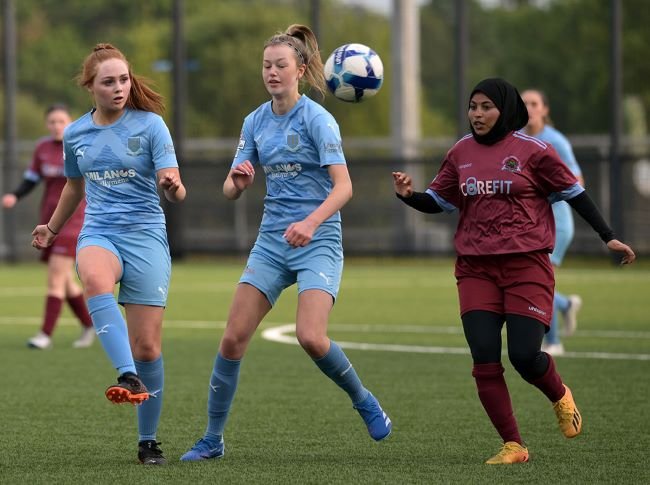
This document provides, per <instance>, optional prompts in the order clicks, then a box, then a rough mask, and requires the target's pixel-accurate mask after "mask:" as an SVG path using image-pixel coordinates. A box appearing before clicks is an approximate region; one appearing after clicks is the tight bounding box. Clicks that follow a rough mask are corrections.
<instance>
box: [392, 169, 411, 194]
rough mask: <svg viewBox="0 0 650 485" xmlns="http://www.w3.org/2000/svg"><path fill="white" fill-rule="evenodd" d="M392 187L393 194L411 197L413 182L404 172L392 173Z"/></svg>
mask: <svg viewBox="0 0 650 485" xmlns="http://www.w3.org/2000/svg"><path fill="white" fill-rule="evenodd" d="M393 185H394V187H395V192H397V193H398V194H399V195H401V196H402V197H406V198H408V197H411V196H412V195H413V180H412V179H411V177H409V175H408V174H405V173H404V172H393Z"/></svg>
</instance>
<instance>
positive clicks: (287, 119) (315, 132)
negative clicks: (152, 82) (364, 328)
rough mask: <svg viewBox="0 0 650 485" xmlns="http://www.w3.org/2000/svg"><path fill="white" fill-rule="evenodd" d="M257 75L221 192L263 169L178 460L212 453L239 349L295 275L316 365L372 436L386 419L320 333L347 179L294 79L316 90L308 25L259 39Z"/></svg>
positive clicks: (336, 269) (339, 252)
mask: <svg viewBox="0 0 650 485" xmlns="http://www.w3.org/2000/svg"><path fill="white" fill-rule="evenodd" d="M262 78H263V80H264V84H265V86H266V89H267V91H268V93H269V94H270V95H271V101H269V102H266V103H264V104H263V105H261V106H260V107H259V108H257V109H256V110H255V111H253V112H252V113H251V114H250V115H248V116H247V117H246V119H245V120H244V126H243V129H242V132H241V138H240V141H239V146H238V148H237V153H236V154H235V159H234V161H233V163H232V168H231V170H230V172H229V173H228V176H227V177H226V181H225V183H224V186H223V192H224V194H225V196H226V198H228V199H231V200H233V199H237V198H239V196H240V195H241V194H242V193H243V192H244V190H246V189H247V188H248V187H249V186H250V185H251V184H252V183H253V179H254V176H255V167H261V169H262V170H263V172H264V174H265V176H266V191H267V193H266V198H265V203H264V215H263V217H262V224H261V227H260V231H259V235H258V238H257V241H256V242H255V245H254V247H253V249H252V250H251V252H250V256H249V258H248V262H247V264H246V268H245V269H244V272H243V275H242V277H241V279H240V280H239V285H238V286H237V290H236V292H235V296H234V300H233V302H232V305H231V307H230V315H229V316H228V322H227V325H226V330H225V332H224V335H223V338H222V339H221V345H220V348H219V352H218V354H217V356H216V361H215V363H214V369H213V371H212V377H211V379H210V387H209V390H208V426H207V429H206V431H205V434H204V436H203V437H202V438H201V439H199V440H198V441H197V442H196V444H195V445H194V446H193V447H192V448H191V449H190V450H189V451H188V452H187V453H185V454H184V455H183V456H182V457H181V460H183V461H198V460H206V459H210V458H219V457H221V456H223V454H224V442H223V433H224V428H225V424H226V419H227V417H228V413H229V411H230V407H231V404H232V400H233V398H234V396H235V391H236V389H237V380H238V376H239V368H240V363H241V360H242V358H243V357H244V354H245V352H246V348H247V346H248V343H249V341H250V339H251V337H252V336H253V334H254V332H255V330H256V329H257V327H258V325H259V324H260V322H261V321H262V319H263V318H264V316H265V315H266V314H267V313H268V312H269V311H270V310H271V308H272V306H273V305H274V304H275V302H276V301H277V299H278V298H279V296H280V293H281V292H282V291H283V290H284V289H285V288H287V287H289V286H291V285H293V284H294V283H297V284H298V308H297V316H296V336H297V338H298V342H299V343H300V345H301V346H302V348H303V349H304V350H305V352H307V354H308V355H309V356H310V357H311V358H312V359H313V360H314V362H315V364H316V365H317V366H318V367H319V368H320V370H321V371H322V372H323V373H324V374H325V375H327V376H328V377H329V378H330V379H332V380H333V381H334V382H335V383H336V384H337V385H338V386H339V387H340V388H341V389H343V390H344V391H345V392H346V393H347V394H348V395H349V396H350V399H351V401H352V405H353V407H354V408H355V409H356V410H357V411H358V412H359V414H360V415H361V417H362V418H363V420H364V422H365V424H366V426H367V429H368V432H369V433H370V436H371V437H372V438H373V439H375V440H377V441H379V440H382V439H384V438H386V437H387V436H388V435H389V434H390V432H391V426H392V424H391V421H390V419H389V418H388V416H386V413H384V411H383V410H382V408H381V407H380V405H379V402H378V401H377V399H376V398H375V397H374V396H373V395H372V394H371V393H370V391H368V390H367V389H366V388H365V387H364V386H363V385H362V383H361V380H360V379H359V377H358V376H357V373H356V371H355V369H354V367H352V364H350V361H349V360H348V358H347V357H346V355H345V353H344V352H343V350H342V349H341V348H340V347H339V346H338V345H337V344H336V343H335V342H333V341H331V340H330V339H329V338H328V337H327V324H328V317H329V313H330V310H331V309H332V306H333V304H334V300H335V299H336V296H337V293H338V290H339V283H340V280H341V273H342V270H343V246H342V234H341V216H340V213H339V210H340V209H341V208H342V207H343V206H344V205H345V204H346V203H347V202H348V200H350V198H351V197H352V183H351V181H350V176H349V174H348V169H347V166H346V162H345V157H344V155H343V150H342V148H341V136H340V133H339V128H338V125H337V123H336V121H335V120H334V118H333V117H332V116H331V115H330V113H328V112H327V111H326V110H325V109H324V108H323V107H322V106H320V105H319V104H317V103H316V102H314V101H312V100H311V99H309V98H308V97H306V96H304V95H301V94H300V92H299V83H300V81H306V82H307V83H308V84H309V85H310V86H311V87H312V88H314V89H316V90H318V91H319V92H321V93H323V92H324V86H325V82H324V78H323V64H322V61H321V58H320V54H319V50H318V44H317V41H316V37H315V35H314V33H313V32H312V31H311V30H310V29H309V28H308V27H306V26H303V25H292V26H290V27H289V28H288V29H287V30H286V32H284V33H282V34H277V35H274V36H273V37H271V38H270V39H269V40H268V41H267V42H266V44H265V45H264V55H263V64H262Z"/></svg>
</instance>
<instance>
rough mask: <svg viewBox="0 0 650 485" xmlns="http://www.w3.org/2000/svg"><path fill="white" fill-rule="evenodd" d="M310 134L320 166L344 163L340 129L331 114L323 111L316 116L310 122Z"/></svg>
mask: <svg viewBox="0 0 650 485" xmlns="http://www.w3.org/2000/svg"><path fill="white" fill-rule="evenodd" d="M310 134H311V137H312V139H313V141H314V146H315V147H316V148H317V150H318V156H319V159H320V166H321V167H325V166H327V165H345V163H346V161H345V155H344V154H343V146H342V144H341V130H340V129H339V125H338V123H337V122H336V120H335V119H334V117H333V116H332V115H331V114H329V113H324V114H320V115H318V116H316V117H315V118H314V119H313V120H312V122H311V133H310Z"/></svg>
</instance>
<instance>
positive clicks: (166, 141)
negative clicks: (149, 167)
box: [151, 115, 178, 171]
mask: <svg viewBox="0 0 650 485" xmlns="http://www.w3.org/2000/svg"><path fill="white" fill-rule="evenodd" d="M151 159H152V161H153V165H154V167H155V169H156V171H158V170H160V169H163V168H175V167H178V160H176V151H175V150H174V142H173V141H172V136H171V134H170V133H169V128H167V125H166V124H165V121H164V120H163V119H162V118H161V117H160V116H158V115H155V116H154V117H153V122H152V123H151Z"/></svg>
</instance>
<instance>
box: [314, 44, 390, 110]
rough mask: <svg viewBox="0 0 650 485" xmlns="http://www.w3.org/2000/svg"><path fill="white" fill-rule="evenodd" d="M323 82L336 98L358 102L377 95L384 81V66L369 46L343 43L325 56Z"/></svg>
mask: <svg viewBox="0 0 650 485" xmlns="http://www.w3.org/2000/svg"><path fill="white" fill-rule="evenodd" d="M325 82H326V83H327V87H328V88H329V90H330V91H331V92H332V94H333V95H334V96H336V97H337V98H338V99H340V100H342V101H347V102H349V103H358V102H359V101H363V100H364V99H366V98H369V97H371V96H374V95H375V94H377V91H379V88H381V84H382V83H383V82H384V65H383V64H382V62H381V58H380V57H379V56H378V55H377V53H376V52H375V51H373V50H372V49H371V48H370V47H368V46H366V45H363V44H345V45H342V46H341V47H339V48H338V49H335V50H334V52H332V54H331V55H330V56H329V57H328V58H327V61H326V62H325Z"/></svg>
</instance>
